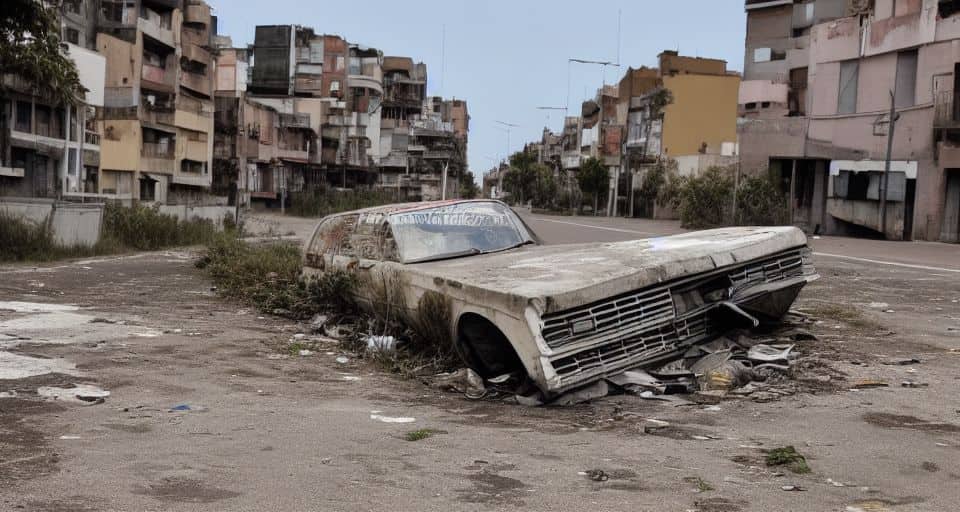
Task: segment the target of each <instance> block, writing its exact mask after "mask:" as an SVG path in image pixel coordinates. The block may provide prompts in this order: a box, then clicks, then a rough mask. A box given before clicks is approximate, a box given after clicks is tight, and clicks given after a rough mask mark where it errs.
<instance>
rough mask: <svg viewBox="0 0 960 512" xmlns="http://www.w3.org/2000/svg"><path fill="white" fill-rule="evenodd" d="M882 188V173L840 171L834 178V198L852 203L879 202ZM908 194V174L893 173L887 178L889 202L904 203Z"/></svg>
mask: <svg viewBox="0 0 960 512" xmlns="http://www.w3.org/2000/svg"><path fill="white" fill-rule="evenodd" d="M882 187H883V172H881V171H865V172H853V171H840V174H839V175H837V176H834V177H833V196H834V197H838V198H842V199H849V200H851V201H879V200H880V189H881V188H882ZM906 193H907V175H906V173H904V172H896V171H891V172H890V176H889V177H888V178H887V201H897V202H903V201H905V200H906V195H907V194H906Z"/></svg>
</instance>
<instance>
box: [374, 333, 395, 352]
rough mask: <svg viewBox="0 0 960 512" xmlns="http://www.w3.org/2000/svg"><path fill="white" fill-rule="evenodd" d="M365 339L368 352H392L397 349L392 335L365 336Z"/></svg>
mask: <svg viewBox="0 0 960 512" xmlns="http://www.w3.org/2000/svg"><path fill="white" fill-rule="evenodd" d="M366 341H367V350H368V351H370V352H393V351H395V350H396V349H397V338H395V337H393V336H367V339H366Z"/></svg>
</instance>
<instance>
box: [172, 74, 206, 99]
mask: <svg viewBox="0 0 960 512" xmlns="http://www.w3.org/2000/svg"><path fill="white" fill-rule="evenodd" d="M211 82H212V81H211V80H210V78H209V77H208V76H207V75H200V74H197V73H187V72H184V73H180V85H181V86H182V87H186V88H187V89H190V90H191V91H194V92H196V93H198V94H202V95H204V96H210V91H211V89H212V87H213V84H212V83H211Z"/></svg>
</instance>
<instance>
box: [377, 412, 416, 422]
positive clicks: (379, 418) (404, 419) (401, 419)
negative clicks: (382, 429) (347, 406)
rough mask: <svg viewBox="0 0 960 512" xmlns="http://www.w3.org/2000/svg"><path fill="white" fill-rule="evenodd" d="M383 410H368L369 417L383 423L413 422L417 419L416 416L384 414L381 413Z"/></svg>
mask: <svg viewBox="0 0 960 512" xmlns="http://www.w3.org/2000/svg"><path fill="white" fill-rule="evenodd" d="M382 412H383V411H370V419H371V420H376V421H380V422H383V423H413V422H414V421H417V419H416V418H408V417H404V416H398V417H394V416H384V415H383V414H381V413H382Z"/></svg>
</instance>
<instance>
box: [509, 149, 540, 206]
mask: <svg viewBox="0 0 960 512" xmlns="http://www.w3.org/2000/svg"><path fill="white" fill-rule="evenodd" d="M536 166H537V160H536V157H535V156H534V155H533V154H532V153H527V152H526V151H517V152H516V153H514V154H513V155H511V156H510V168H509V169H507V173H506V174H505V175H504V176H503V188H504V190H506V191H507V192H508V193H509V194H510V198H511V199H513V200H514V201H515V202H519V203H521V204H523V203H525V202H526V201H527V200H528V199H531V198H532V197H533V195H534V194H535V187H536V180H537V169H536Z"/></svg>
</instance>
